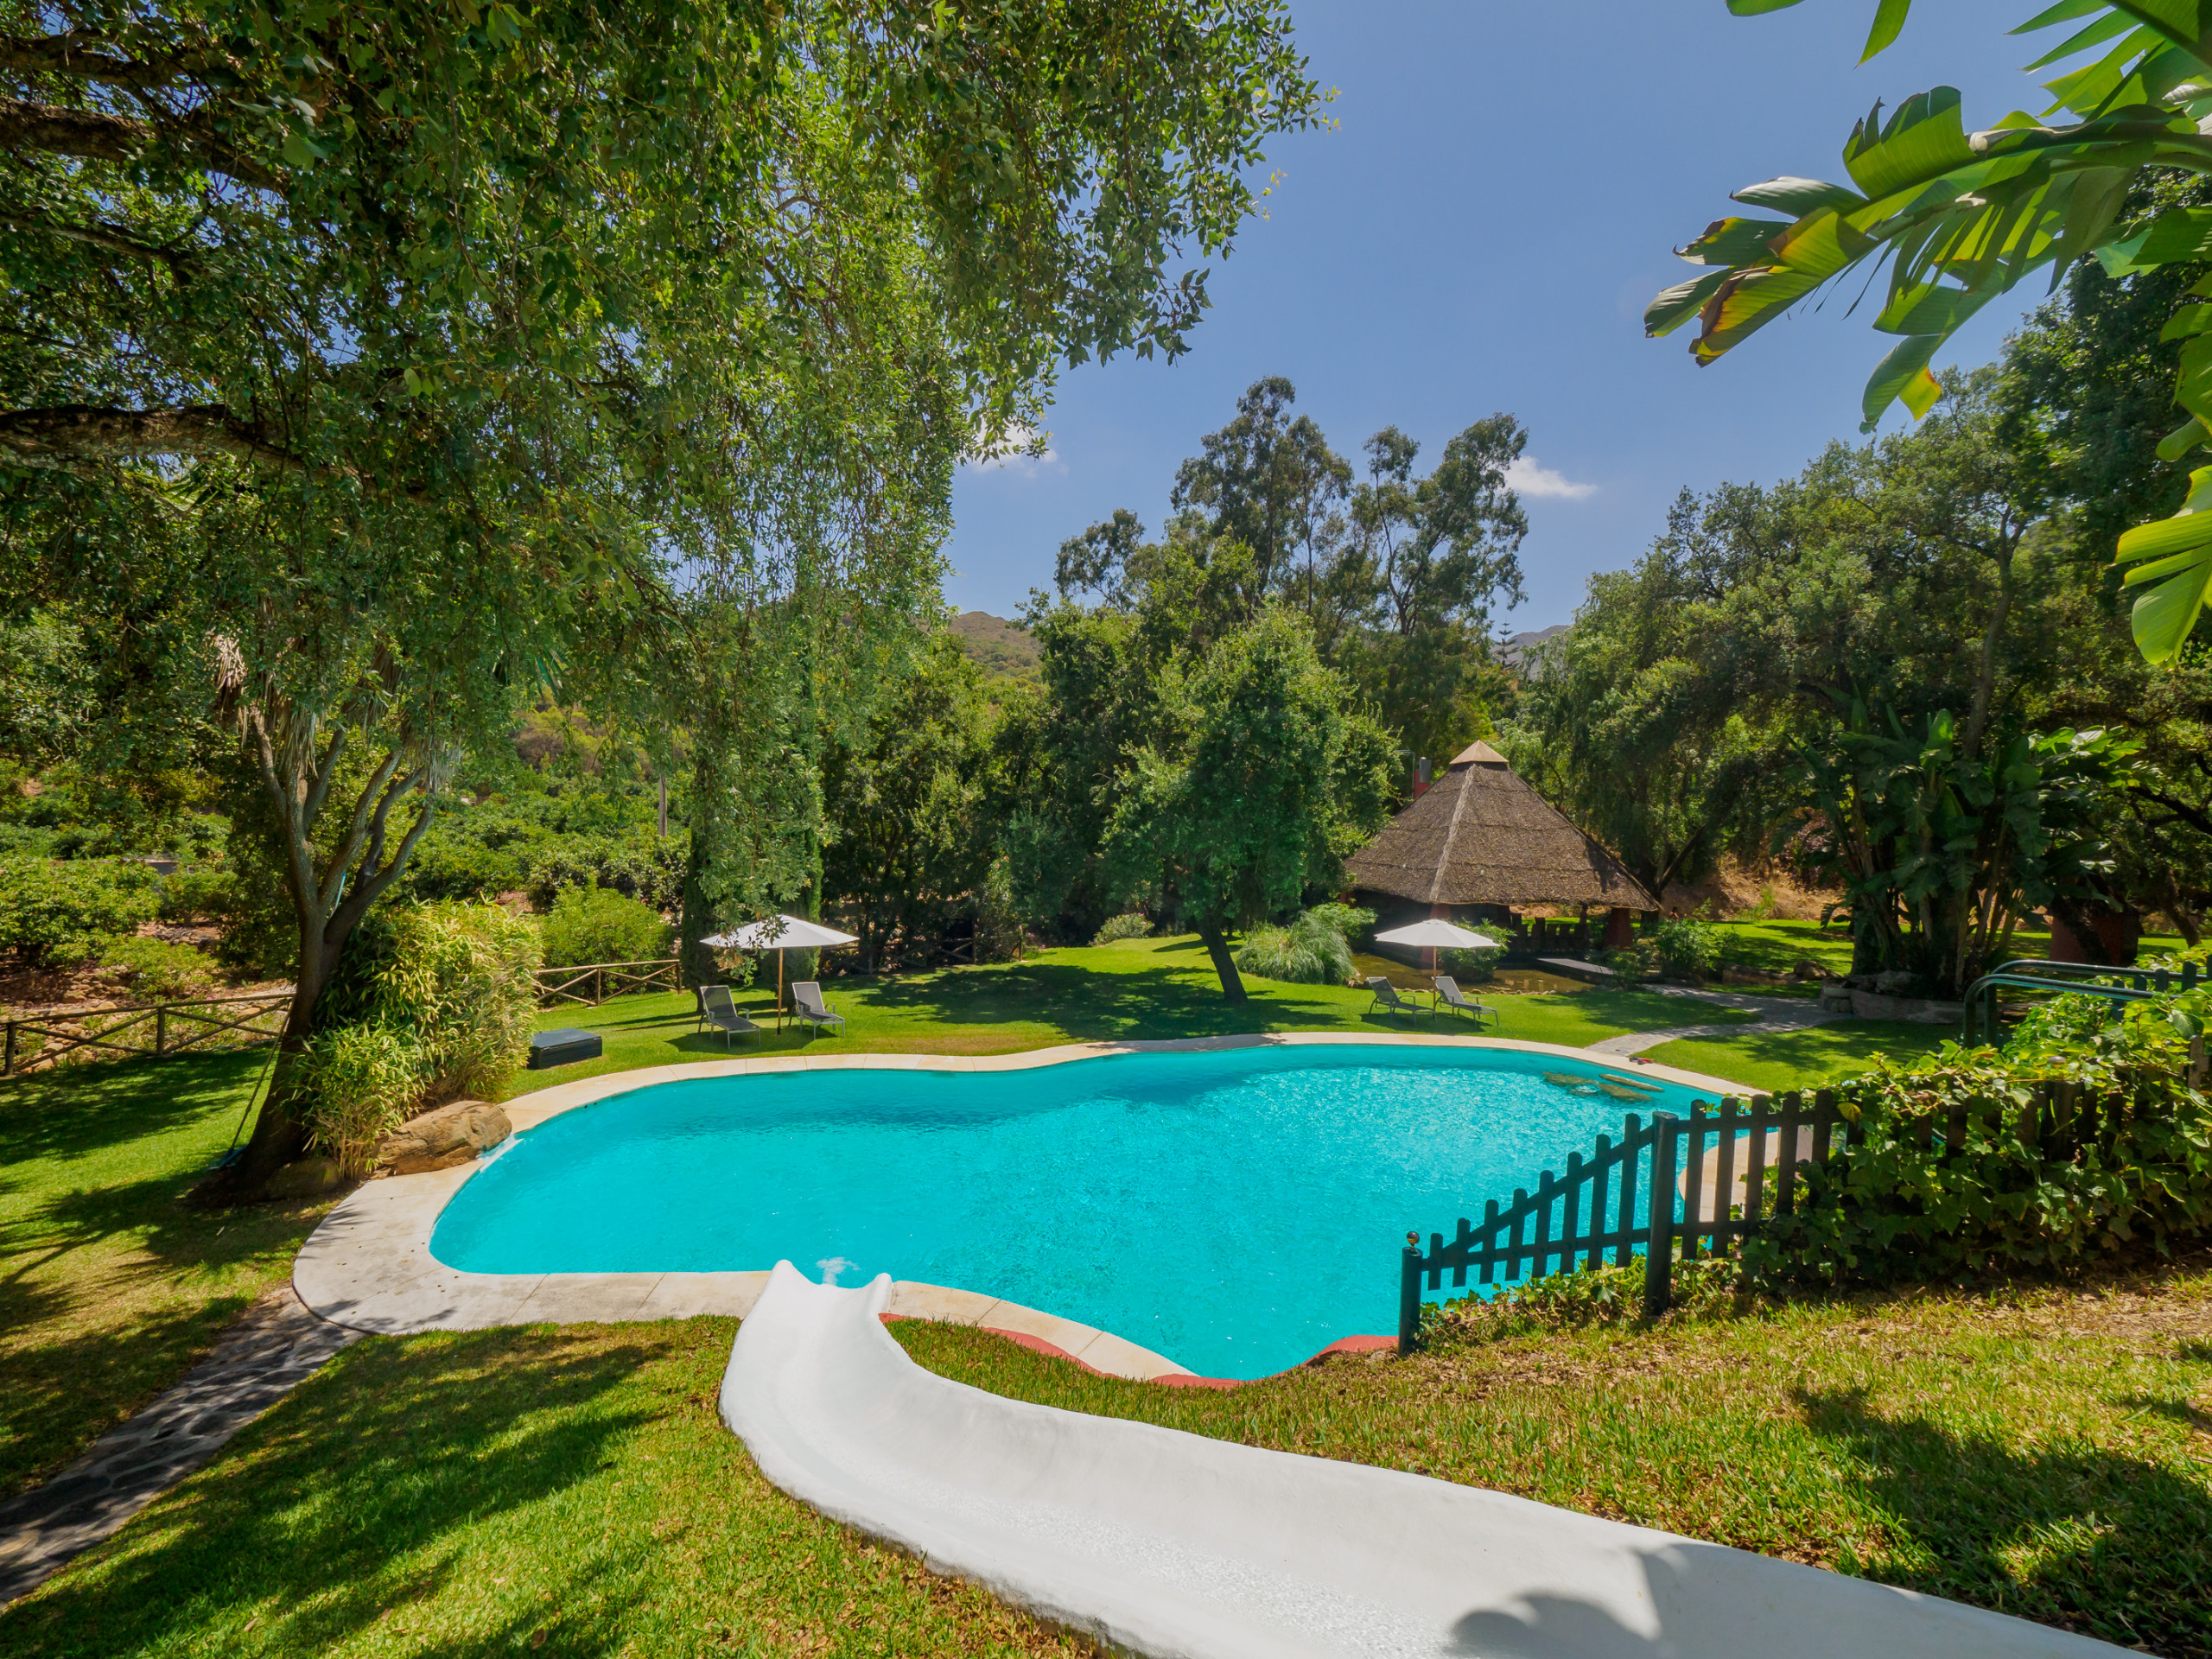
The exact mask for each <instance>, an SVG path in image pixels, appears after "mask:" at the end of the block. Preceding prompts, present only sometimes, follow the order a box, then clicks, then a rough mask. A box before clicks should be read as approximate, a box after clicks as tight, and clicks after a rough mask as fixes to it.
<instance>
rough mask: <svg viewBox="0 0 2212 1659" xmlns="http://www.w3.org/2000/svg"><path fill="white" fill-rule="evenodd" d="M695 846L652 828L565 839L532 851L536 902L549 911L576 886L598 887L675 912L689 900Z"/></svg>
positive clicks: (532, 896) (532, 891)
mask: <svg viewBox="0 0 2212 1659" xmlns="http://www.w3.org/2000/svg"><path fill="white" fill-rule="evenodd" d="M689 847H690V839H689V837H688V836H683V835H679V834H675V833H671V834H670V835H668V836H658V835H656V834H654V832H653V831H652V829H651V828H649V827H648V828H633V829H627V830H625V831H623V832H621V833H620V834H617V835H567V836H562V837H560V838H559V839H558V840H556V841H552V842H547V843H545V844H543V845H541V846H538V847H536V848H534V849H532V851H531V863H530V880H529V882H528V884H527V885H528V891H529V893H530V901H531V903H532V904H533V905H536V906H537V907H538V908H539V909H541V910H544V909H548V908H550V906H552V905H553V904H554V903H555V902H556V899H557V897H558V895H559V894H561V893H564V892H566V891H567V890H568V889H569V888H571V887H584V888H590V887H594V886H596V887H611V888H613V890H614V891H615V892H617V893H620V894H622V895H623V896H624V897H625V898H632V899H639V900H640V901H641V902H642V903H644V904H645V906H646V907H647V908H649V909H652V910H654V911H669V910H673V909H675V908H676V906H677V905H678V904H680V903H681V902H682V901H683V866H684V862H685V860H686V857H687V856H688V849H689ZM600 960H602V961H609V962H611V961H613V960H614V958H613V957H602V958H600Z"/></svg>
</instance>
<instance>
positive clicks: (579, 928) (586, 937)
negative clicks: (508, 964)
mask: <svg viewBox="0 0 2212 1659" xmlns="http://www.w3.org/2000/svg"><path fill="white" fill-rule="evenodd" d="M543 931H544V938H545V965H546V966H547V967H549V968H573V967H576V966H579V965H581V964H582V963H591V962H659V961H661V960H663V959H664V958H665V957H667V956H669V955H670V954H671V951H672V950H673V949H674V941H675V937H676V930H675V929H674V928H673V927H671V926H670V925H669V923H668V921H667V919H666V918H664V917H663V916H662V915H661V914H660V912H658V911H657V910H655V909H654V908H653V907H652V906H651V905H646V904H641V903H639V901H638V900H637V899H630V898H626V897H624V896H623V895H622V894H621V893H617V892H615V891H614V889H613V888H612V887H570V888H569V889H568V890H567V891H566V892H564V893H562V894H561V895H560V896H559V897H557V898H556V899H554V901H553V909H552V912H551V913H550V914H549V915H548V916H547V917H546V918H544V922H543Z"/></svg>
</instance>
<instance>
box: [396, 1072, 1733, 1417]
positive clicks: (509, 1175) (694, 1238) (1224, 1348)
mask: <svg viewBox="0 0 2212 1659" xmlns="http://www.w3.org/2000/svg"><path fill="white" fill-rule="evenodd" d="M1547 1072H1551V1073H1554V1074H1571V1075H1572V1076H1573V1077H1576V1078H1578V1079H1594V1078H1596V1077H1600V1076H1603V1075H1605V1072H1604V1071H1602V1070H1601V1069H1600V1068H1599V1067H1597V1066H1592V1065H1582V1064H1580V1063H1578V1062H1573V1061H1567V1060H1562V1059H1558V1058H1553V1057H1551V1056H1548V1055H1531V1054H1517V1053H1514V1052H1510V1051H1503V1050H1466V1049H1443V1048H1427V1049H1418V1048H1408V1049H1399V1048H1383V1047H1378V1046H1362V1045H1351V1044H1344V1045H1329V1046H1320V1045H1316V1046H1299V1047H1295V1048H1273V1049H1270V1048H1248V1049H1230V1050H1225V1051H1217V1052H1206V1053H1166V1054H1133V1055H1116V1056H1113V1057H1110V1058H1102V1059H1095V1060H1078V1061H1075V1062H1073V1063H1071V1064H1069V1065H1051V1066H1040V1067H1037V1068H1035V1069H1033V1070H1029V1071H995V1072H991V1071H986V1072H965V1073H963V1072H944V1071H892V1070H883V1071H875V1070H868V1071H813V1072H788V1073H783V1074H779V1075H769V1076H765V1077H728V1078H714V1079H707V1078H702V1079H700V1080H698V1081H696V1082H681V1083H665V1084H657V1085H655V1086H653V1087H652V1088H647V1089H641V1090H638V1091H636V1092H635V1093H632V1094H627V1095H619V1096H614V1097H613V1098H611V1099H608V1100H605V1101H601V1102H600V1103H597V1104H595V1105H592V1106H588V1107H585V1108H582V1109H579V1110H576V1111H572V1112H566V1113H563V1115H562V1116H558V1117H556V1118H553V1119H551V1120H550V1122H546V1123H544V1124H543V1125H541V1126H540V1127H539V1128H535V1129H531V1130H530V1131H528V1132H527V1133H525V1134H523V1135H517V1136H516V1137H515V1138H514V1139H513V1140H512V1141H509V1142H508V1143H507V1145H506V1146H505V1147H503V1148H501V1150H500V1151H499V1153H498V1154H495V1155H494V1157H493V1159H492V1160H489V1161H488V1162H487V1163H486V1166H485V1167H484V1168H483V1169H481V1170H480V1171H479V1172H478V1173H477V1174H476V1175H475V1176H474V1178H472V1179H470V1180H469V1181H468V1183H467V1185H464V1186H463V1187H462V1188H461V1191H460V1192H459V1193H458V1194H457V1195H456V1196H455V1198H454V1201H453V1202H452V1203H451V1204H450V1205H448V1206H447V1208H446V1211H445V1213H444V1214H443V1215H442V1216H441V1217H439V1220H438V1224H437V1227H436V1230H435V1232H434V1233H433V1235H432V1236H431V1240H430V1249H431V1252H432V1253H433V1254H434V1255H435V1256H436V1257H437V1258H438V1260H440V1261H441V1262H445V1263H447V1264H448V1266H451V1267H454V1268H463V1269H466V1270H468V1271H472V1272H477V1273H542V1272H563V1273H598V1272H606V1273H612V1272H632V1273H634V1272H657V1271H658V1272H675V1271H690V1272H714V1271H720V1270H725V1269H731V1268H766V1267H770V1266H772V1265H773V1264H774V1262H776V1261H777V1260H778V1259H779V1258H781V1257H788V1258H789V1259H790V1260H791V1261H792V1262H795V1263H797V1264H798V1267H799V1268H801V1269H803V1270H804V1271H805V1272H807V1273H809V1274H814V1275H817V1276H821V1275H824V1274H828V1275H832V1276H834V1277H836V1279H837V1280H838V1281H840V1282H842V1283H844V1284H848V1285H854V1284H861V1283H865V1282H866V1281H868V1279H870V1278H872V1277H874V1275H875V1274H878V1273H883V1272H887V1273H889V1274H891V1275H892V1276H893V1278H894V1279H915V1280H921V1281H925V1282H928V1283H932V1284H940V1285H953V1286H957V1287H960V1288H962V1289H963V1290H974V1291H981V1292H983V1293H985V1294H990V1295H995V1296H1002V1297H1006V1298H1007V1299H1008V1300H1013V1301H1016V1302H1020V1303H1024V1304H1026V1305H1027V1306H1031V1307H1037V1308H1042V1309H1045V1310H1046V1311H1047V1312H1049V1313H1057V1314H1059V1315H1061V1316H1063V1317H1065V1318H1067V1319H1078V1320H1081V1321H1082V1322H1083V1323H1084V1324H1086V1325H1096V1326H1099V1327H1100V1328H1102V1329H1103V1330H1107V1331H1111V1332H1115V1333H1116V1334H1117V1335H1119V1336H1122V1337H1126V1338H1128V1339H1129V1340H1130V1341H1132V1342H1135V1343H1138V1344H1141V1345H1143V1346H1145V1347H1147V1348H1150V1349H1154V1350H1155V1351H1158V1352H1160V1353H1162V1354H1165V1355H1166V1356H1167V1357H1170V1358H1172V1359H1174V1360H1176V1361H1178V1362H1179V1363H1182V1364H1184V1365H1186V1366H1188V1367H1190V1368H1191V1369H1192V1370H1194V1371H1197V1372H1198V1373H1199V1374H1200V1375H1202V1376H1234V1377H1253V1376H1266V1375H1268V1373H1269V1372H1272V1371H1279V1370H1283V1369H1285V1368H1286V1367H1287V1366H1291V1365H1295V1364H1297V1363H1300V1361H1302V1360H1305V1359H1307V1358H1310V1357H1312V1356H1313V1354H1315V1353H1317V1352H1319V1351H1320V1350H1321V1349H1323V1348H1325V1347H1326V1346H1327V1345H1328V1344H1330V1343H1332V1342H1333V1341H1335V1340H1337V1338H1340V1337H1347V1336H1352V1335H1355V1334H1357V1333H1361V1332H1393V1331H1395V1330H1396V1329H1397V1286H1398V1255H1399V1251H1400V1249H1402V1246H1403V1244H1404V1241H1405V1235H1406V1232H1407V1230H1408V1229H1412V1228H1418V1229H1419V1230H1421V1234H1422V1236H1423V1237H1424V1238H1425V1237H1426V1236H1427V1234H1428V1233H1429V1232H1430V1231H1432V1230H1441V1231H1444V1232H1446V1233H1448V1232H1450V1231H1451V1230H1452V1225H1453V1223H1454V1222H1455V1221H1456V1219H1457V1218H1458V1217H1460V1216H1470V1217H1472V1216H1479V1215H1481V1214H1482V1209H1483V1201H1484V1199H1486V1198H1497V1199H1499V1200H1501V1201H1503V1200H1505V1199H1509V1198H1511V1197H1512V1194H1513V1189H1514V1188H1515V1187H1516V1186H1533V1185H1535V1175H1536V1173H1537V1171H1539V1170H1540V1169H1544V1168H1552V1169H1560V1168H1563V1167H1564V1166H1565V1160H1566V1157H1567V1154H1568V1153H1569V1152H1571V1151H1574V1150H1578V1149H1580V1150H1584V1151H1586V1150H1587V1149H1588V1148H1589V1147H1590V1145H1591V1143H1592V1141H1593V1140H1594V1139H1595V1137H1596V1136H1597V1135H1599V1133H1600V1132H1601V1131H1604V1132H1613V1133H1618V1130H1619V1128H1620V1125H1621V1120H1622V1118H1623V1116H1624V1114H1625V1113H1627V1112H1628V1111H1629V1110H1630V1109H1631V1107H1630V1104H1629V1103H1624V1102H1623V1101H1620V1100H1617V1099H1614V1098H1611V1096H1607V1095H1605V1093H1603V1092H1601V1091H1599V1090H1596V1089H1595V1088H1594V1087H1593V1085H1592V1084H1591V1083H1589V1082H1587V1081H1582V1082H1580V1084H1579V1086H1578V1085H1576V1084H1559V1083H1554V1082H1548V1081H1547V1080H1546V1078H1545V1075H1544V1074H1545V1073H1547ZM1615 1075H1618V1073H1616V1074H1615ZM1640 1081H1643V1082H1646V1083H1648V1082H1649V1081H1650V1079H1648V1078H1646V1079H1640ZM1691 1099H1692V1096H1691V1094H1690V1092H1689V1091H1688V1090H1681V1089H1676V1088H1672V1087H1662V1089H1661V1090H1660V1091H1659V1092H1658V1093H1657V1094H1656V1095H1655V1096H1653V1097H1652V1101H1651V1105H1656V1106H1658V1107H1660V1108H1662V1109H1668V1110H1674V1111H1682V1110H1686V1109H1687V1108H1688V1104H1689V1102H1690V1100H1691ZM1651 1105H1643V1106H1637V1107H1635V1108H1633V1109H1637V1110H1638V1111H1640V1112H1643V1113H1646V1114H1648V1113H1649V1110H1650V1109H1651Z"/></svg>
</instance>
